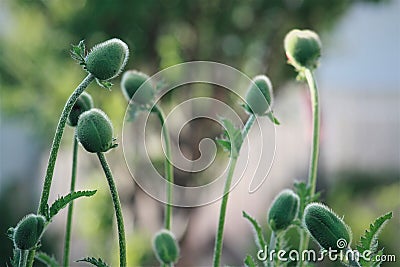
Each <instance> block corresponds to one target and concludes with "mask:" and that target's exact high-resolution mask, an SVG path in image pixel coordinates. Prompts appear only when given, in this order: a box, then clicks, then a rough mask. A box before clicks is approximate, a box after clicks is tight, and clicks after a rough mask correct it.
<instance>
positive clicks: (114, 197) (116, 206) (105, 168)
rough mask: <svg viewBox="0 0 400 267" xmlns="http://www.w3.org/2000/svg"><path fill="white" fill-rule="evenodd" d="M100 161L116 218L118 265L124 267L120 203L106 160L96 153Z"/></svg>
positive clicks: (123, 240)
mask: <svg viewBox="0 0 400 267" xmlns="http://www.w3.org/2000/svg"><path fill="white" fill-rule="evenodd" d="M97 156H98V158H99V160H100V163H101V167H102V168H103V171H104V174H105V175H106V178H107V182H108V186H109V187H110V192H111V198H112V201H113V204H114V210H115V216H116V217H117V226H118V241H119V264H120V266H121V267H125V266H126V241H125V229H124V219H123V216H122V209H121V202H120V201H119V196H118V191H117V188H116V186H115V182H114V178H113V175H112V173H111V169H110V167H109V166H108V163H107V160H106V158H105V156H104V154H103V153H101V152H99V153H97Z"/></svg>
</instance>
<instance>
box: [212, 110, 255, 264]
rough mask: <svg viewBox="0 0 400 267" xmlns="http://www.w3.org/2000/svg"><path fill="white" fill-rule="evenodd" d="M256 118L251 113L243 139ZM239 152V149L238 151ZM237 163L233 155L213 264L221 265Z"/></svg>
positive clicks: (223, 198)
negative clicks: (230, 196)
mask: <svg viewBox="0 0 400 267" xmlns="http://www.w3.org/2000/svg"><path fill="white" fill-rule="evenodd" d="M254 120H255V115H254V114H251V115H250V117H249V119H248V120H247V122H246V124H245V126H244V128H243V131H242V136H243V140H244V139H245V137H246V136H247V134H248V132H249V130H250V128H251V125H253V123H254ZM238 152H239V151H238ZM236 163H237V157H232V155H231V161H230V164H229V169H228V176H227V177H226V181H225V186H224V195H223V197H222V202H221V207H220V211H219V221H218V229H217V236H216V239H215V247H214V259H213V266H214V267H219V266H220V262H221V254H222V245H223V237H224V226H225V217H226V207H227V205H228V197H229V189H230V187H231V183H232V177H233V173H234V171H235V166H236Z"/></svg>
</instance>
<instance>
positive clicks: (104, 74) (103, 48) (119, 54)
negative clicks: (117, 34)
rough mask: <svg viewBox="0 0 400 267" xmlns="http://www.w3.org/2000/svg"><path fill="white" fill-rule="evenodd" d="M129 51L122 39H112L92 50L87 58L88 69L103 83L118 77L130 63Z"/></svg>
mask: <svg viewBox="0 0 400 267" xmlns="http://www.w3.org/2000/svg"><path fill="white" fill-rule="evenodd" d="M128 56H129V49H128V46H127V44H125V43H124V42H123V41H121V40H120V39H116V38H114V39H110V40H108V41H105V42H103V43H100V44H98V45H96V46H94V47H93V48H92V50H91V51H90V52H89V53H88V55H87V56H86V58H85V64H86V69H87V71H88V72H90V73H91V74H92V75H94V76H95V77H96V78H97V79H99V80H101V81H106V80H110V79H112V78H115V77H117V76H118V75H119V74H120V73H121V71H122V69H123V68H124V67H125V65H126V62H127V61H128Z"/></svg>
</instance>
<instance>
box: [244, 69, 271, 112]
mask: <svg viewBox="0 0 400 267" xmlns="http://www.w3.org/2000/svg"><path fill="white" fill-rule="evenodd" d="M272 100H273V99H272V84H271V81H270V80H269V78H268V77H267V76H265V75H258V76H256V77H254V79H253V82H252V83H251V84H250V86H249V88H248V90H247V94H246V104H247V106H248V107H249V109H248V110H249V111H250V112H252V113H254V114H256V115H260V116H262V115H265V114H266V113H267V112H268V111H270V107H271V105H272Z"/></svg>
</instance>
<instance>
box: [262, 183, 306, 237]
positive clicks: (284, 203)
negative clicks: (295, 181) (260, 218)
mask: <svg viewBox="0 0 400 267" xmlns="http://www.w3.org/2000/svg"><path fill="white" fill-rule="evenodd" d="M299 205H300V200H299V196H298V195H297V194H296V193H294V192H293V191H292V190H290V189H285V190H283V191H281V192H280V193H279V194H278V195H277V196H276V198H275V199H274V201H273V202H272V205H271V208H270V209H269V212H268V223H269V225H270V227H271V229H272V231H274V232H278V231H281V230H285V229H286V228H288V227H289V225H291V223H292V222H293V220H294V219H295V218H296V217H297V213H298V211H299Z"/></svg>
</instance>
